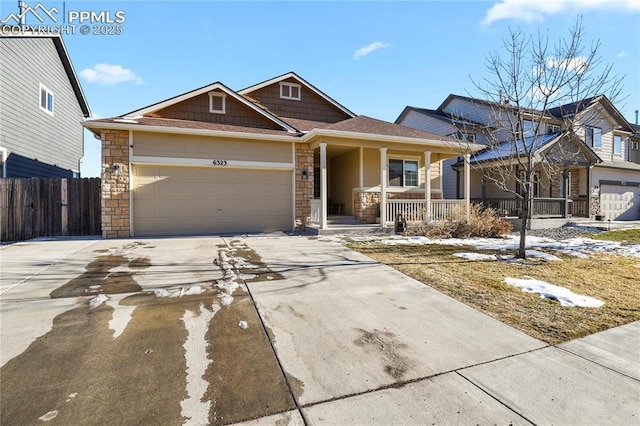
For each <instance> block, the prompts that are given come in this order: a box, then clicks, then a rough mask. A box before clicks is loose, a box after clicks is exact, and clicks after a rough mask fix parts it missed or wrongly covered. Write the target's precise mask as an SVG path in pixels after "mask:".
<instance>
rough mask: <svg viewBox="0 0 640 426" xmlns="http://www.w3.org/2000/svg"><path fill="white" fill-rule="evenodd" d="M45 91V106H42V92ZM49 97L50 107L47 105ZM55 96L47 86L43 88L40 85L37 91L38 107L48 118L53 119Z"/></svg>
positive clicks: (42, 85)
mask: <svg viewBox="0 0 640 426" xmlns="http://www.w3.org/2000/svg"><path fill="white" fill-rule="evenodd" d="M43 90H44V91H45V94H46V100H45V103H46V106H44V107H43V106H42V91H43ZM49 95H51V105H49ZM55 97H56V96H55V94H54V93H53V91H52V90H51V89H49V88H48V87H47V86H45V85H44V84H42V83H40V86H39V89H38V106H39V107H40V109H41V110H42V111H44V112H46V113H47V114H49V115H50V116H52V117H53V115H54V111H55V106H56V101H55ZM49 107H51V109H49Z"/></svg>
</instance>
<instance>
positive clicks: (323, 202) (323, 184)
mask: <svg viewBox="0 0 640 426" xmlns="http://www.w3.org/2000/svg"><path fill="white" fill-rule="evenodd" d="M327 200H328V198H327V144H326V143H325V142H322V143H320V229H327Z"/></svg>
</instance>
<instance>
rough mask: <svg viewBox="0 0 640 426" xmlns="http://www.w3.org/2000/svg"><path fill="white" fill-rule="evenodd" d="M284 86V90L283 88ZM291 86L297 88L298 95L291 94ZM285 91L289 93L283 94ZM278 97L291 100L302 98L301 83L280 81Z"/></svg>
mask: <svg viewBox="0 0 640 426" xmlns="http://www.w3.org/2000/svg"><path fill="white" fill-rule="evenodd" d="M285 88H286V90H284V89H285ZM293 88H297V89H298V96H297V97H296V96H293V95H292V93H293ZM285 92H289V94H287V95H285ZM280 99H289V100H293V101H300V100H302V85H301V84H298V83H291V82H289V81H281V82H280Z"/></svg>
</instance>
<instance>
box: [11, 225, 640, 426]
mask: <svg viewBox="0 0 640 426" xmlns="http://www.w3.org/2000/svg"><path fill="white" fill-rule="evenodd" d="M0 256H1V262H2V263H1V266H2V269H1V275H0V278H1V281H2V283H1V285H0V292H1V293H2V295H1V299H0V339H1V347H0V360H1V363H2V364H1V365H2V367H1V368H0V380H1V386H2V393H1V396H0V412H1V414H0V416H1V418H0V423H1V424H16V425H17V424H36V423H39V422H47V423H50V424H114V423H122V424H194V425H200V424H229V423H238V422H244V424H253V425H261V424H290V425H297V424H305V423H306V424H323V425H327V424H339V425H344V424H433V423H439V424H471V423H473V424H486V423H491V424H496V423H497V424H528V423H534V424H552V423H553V424H604V423H607V424H637V421H638V418H640V410H639V408H638V406H639V405H640V404H638V403H639V402H640V361H639V360H638V357H637V354H638V353H639V351H640V323H635V324H630V325H628V326H625V327H620V328H618V329H615V330H612V331H609V332H605V333H601V335H595V336H590V337H589V338H586V339H581V340H579V341H575V342H569V343H567V344H565V345H562V346H560V347H548V346H547V345H545V344H544V343H543V342H540V341H537V340H535V339H533V338H530V337H528V336H526V335H524V334H522V333H520V332H519V331H516V330H514V329H512V328H510V327H508V326H506V325H504V324H502V323H500V322H498V321H496V320H494V319H492V318H490V317H488V316H486V315H483V314H481V313H479V312H477V311H475V310H473V309H471V308H469V307H467V306H466V305H463V304H461V303H459V302H456V301H455V300H452V299H450V298H448V297H446V296H444V295H442V294H440V293H438V292H437V291H435V290H433V289H431V288H430V287H428V286H425V285H423V284H421V283H418V282H416V281H414V280H412V279H410V278H408V277H406V276H404V275H402V274H400V273H398V272H396V271H394V270H393V269H391V268H389V267H387V266H384V265H381V264H379V263H377V262H375V261H373V260H371V259H369V258H367V257H365V256H363V255H360V254H358V253H355V252H353V251H351V250H349V249H346V248H344V247H343V246H341V245H339V244H336V243H332V242H325V241H321V240H316V239H309V238H306V237H282V236H280V237H276V236H259V237H248V238H219V237H207V238H171V239H135V240H64V241H57V240H54V241H30V242H24V243H19V244H14V245H12V246H6V247H2V248H0ZM104 295H107V296H106V297H105V296H104Z"/></svg>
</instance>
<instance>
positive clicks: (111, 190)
mask: <svg viewBox="0 0 640 426" xmlns="http://www.w3.org/2000/svg"><path fill="white" fill-rule="evenodd" d="M100 138H101V139H102V236H103V237H104V238H126V237H130V236H131V235H130V232H129V231H130V227H129V225H130V223H129V220H130V219H129V218H130V216H129V208H130V204H129V132H128V131H127V130H103V131H102V133H101V136H100ZM114 164H121V165H122V166H121V169H120V170H119V171H118V172H116V170H115V169H114V167H113V165H114Z"/></svg>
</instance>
